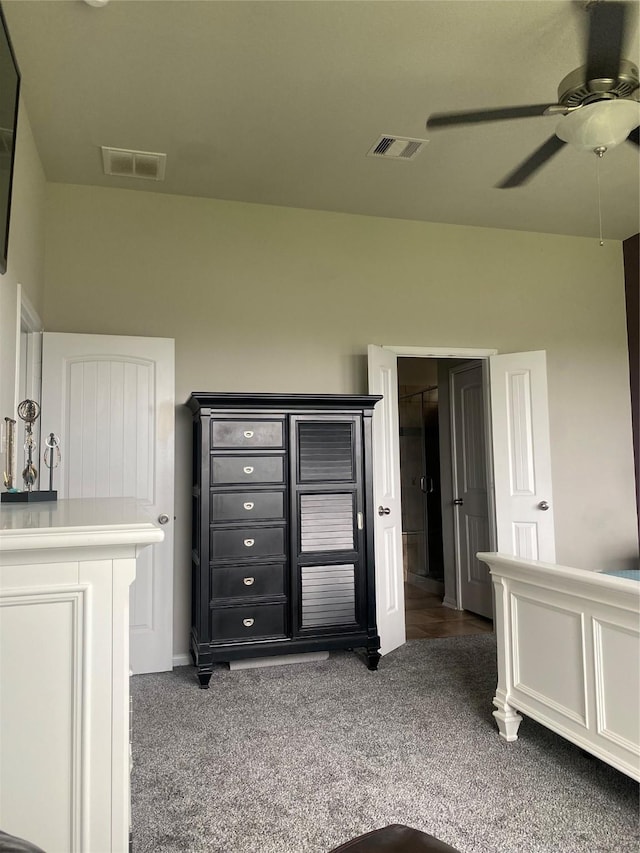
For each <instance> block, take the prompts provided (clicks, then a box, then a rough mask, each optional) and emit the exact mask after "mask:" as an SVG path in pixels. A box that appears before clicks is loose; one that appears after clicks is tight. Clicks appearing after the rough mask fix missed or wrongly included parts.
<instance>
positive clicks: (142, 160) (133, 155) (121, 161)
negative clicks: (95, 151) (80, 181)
mask: <svg viewBox="0 0 640 853" xmlns="http://www.w3.org/2000/svg"><path fill="white" fill-rule="evenodd" d="M101 150H102V165H103V166H104V173H105V175H115V176H117V177H119V178H144V179H145V180H148V181H164V170H165V166H166V162H167V155H166V154H154V153H153V152H152V151H128V150H126V149H125V148H106V147H105V146H104V145H103V146H102V148H101Z"/></svg>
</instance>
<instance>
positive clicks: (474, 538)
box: [450, 364, 493, 619]
mask: <svg viewBox="0 0 640 853" xmlns="http://www.w3.org/2000/svg"><path fill="white" fill-rule="evenodd" d="M450 377H451V416H452V418H451V419H452V451H453V481H454V519H455V538H456V549H455V550H456V564H457V566H456V567H457V576H458V584H459V589H458V601H459V606H460V607H462V608H463V609H464V610H470V611H471V612H472V613H479V614H480V615H481V616H486V617H487V618H489V619H493V591H492V585H491V576H490V574H489V568H488V566H487V565H486V564H485V563H482V562H480V560H478V558H477V557H476V554H477V553H478V551H485V550H491V541H490V534H489V501H488V490H487V465H486V439H485V428H484V424H485V405H484V381H483V371H482V365H481V364H471V365H465V366H463V367H455V368H453V369H452V370H451V371H450Z"/></svg>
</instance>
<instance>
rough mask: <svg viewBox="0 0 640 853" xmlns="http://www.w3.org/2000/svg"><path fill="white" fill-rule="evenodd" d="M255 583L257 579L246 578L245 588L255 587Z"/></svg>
mask: <svg viewBox="0 0 640 853" xmlns="http://www.w3.org/2000/svg"><path fill="white" fill-rule="evenodd" d="M254 582H255V578H244V585H245V586H253V584H254Z"/></svg>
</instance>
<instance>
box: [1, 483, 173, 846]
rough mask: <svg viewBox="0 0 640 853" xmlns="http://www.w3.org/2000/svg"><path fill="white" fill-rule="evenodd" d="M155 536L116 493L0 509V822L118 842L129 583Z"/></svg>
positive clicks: (125, 779)
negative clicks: (114, 496)
mask: <svg viewBox="0 0 640 853" xmlns="http://www.w3.org/2000/svg"><path fill="white" fill-rule="evenodd" d="M162 538H163V533H162V531H161V530H160V529H159V528H158V527H156V526H155V525H154V524H153V523H152V522H151V521H150V520H149V519H148V518H146V517H145V516H144V514H143V512H142V510H141V509H140V507H139V505H138V503H137V502H136V501H133V500H126V499H102V500H80V499H78V500H61V501H58V502H57V503H42V504H26V505H25V504H22V505H15V504H12V505H7V504H3V505H2V507H1V508H0V686H1V687H0V744H1V748H2V760H1V761H0V827H1V828H2V829H3V830H4V831H5V832H9V833H11V834H14V835H18V836H20V837H23V838H25V839H27V840H29V841H32V842H33V843H34V844H37V845H39V846H40V847H42V848H43V849H44V850H46V851H48V853H103V851H109V853H111V851H114V853H115V851H121V853H125V851H127V850H128V845H129V802H130V787H129V586H130V584H131V582H132V581H133V579H134V577H135V565H136V556H137V554H138V552H139V550H140V549H141V548H142V547H144V546H146V545H149V544H152V543H153V542H158V541H160V540H161V539H162Z"/></svg>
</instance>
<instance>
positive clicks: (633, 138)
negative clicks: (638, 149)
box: [627, 127, 640, 146]
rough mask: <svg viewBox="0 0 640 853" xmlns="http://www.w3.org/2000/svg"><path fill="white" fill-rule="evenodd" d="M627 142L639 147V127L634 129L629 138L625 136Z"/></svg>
mask: <svg viewBox="0 0 640 853" xmlns="http://www.w3.org/2000/svg"><path fill="white" fill-rule="evenodd" d="M627 139H628V140H629V142H633V144H634V145H638V146H640V127H634V129H633V130H632V131H631V133H630V134H629V136H627Z"/></svg>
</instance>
